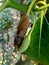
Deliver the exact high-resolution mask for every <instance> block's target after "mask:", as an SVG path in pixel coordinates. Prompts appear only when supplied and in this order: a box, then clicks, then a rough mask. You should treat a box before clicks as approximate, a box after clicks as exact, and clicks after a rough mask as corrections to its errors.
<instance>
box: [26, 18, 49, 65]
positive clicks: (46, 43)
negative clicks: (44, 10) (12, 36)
mask: <svg viewBox="0 0 49 65" xmlns="http://www.w3.org/2000/svg"><path fill="white" fill-rule="evenodd" d="M40 24H41V19H40V18H39V19H38V21H37V22H36V23H35V26H34V29H33V30H32V33H31V38H30V45H29V47H28V49H27V50H26V51H25V54H26V55H27V56H28V58H30V59H33V60H35V61H39V62H41V63H43V64H44V65H49V25H48V22H47V20H46V18H45V17H44V19H43V25H42V32H40V27H41V25H40ZM40 33H41V38H40ZM39 41H40V42H39Z"/></svg>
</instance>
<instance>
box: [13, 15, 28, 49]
mask: <svg viewBox="0 0 49 65" xmlns="http://www.w3.org/2000/svg"><path fill="white" fill-rule="evenodd" d="M28 26H29V17H28V16H26V15H25V16H23V17H22V18H21V20H20V23H19V25H18V28H17V33H16V36H15V39H14V47H15V48H16V47H18V48H19V47H20V45H21V43H22V41H23V39H24V36H25V34H26V32H27V29H28Z"/></svg>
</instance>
